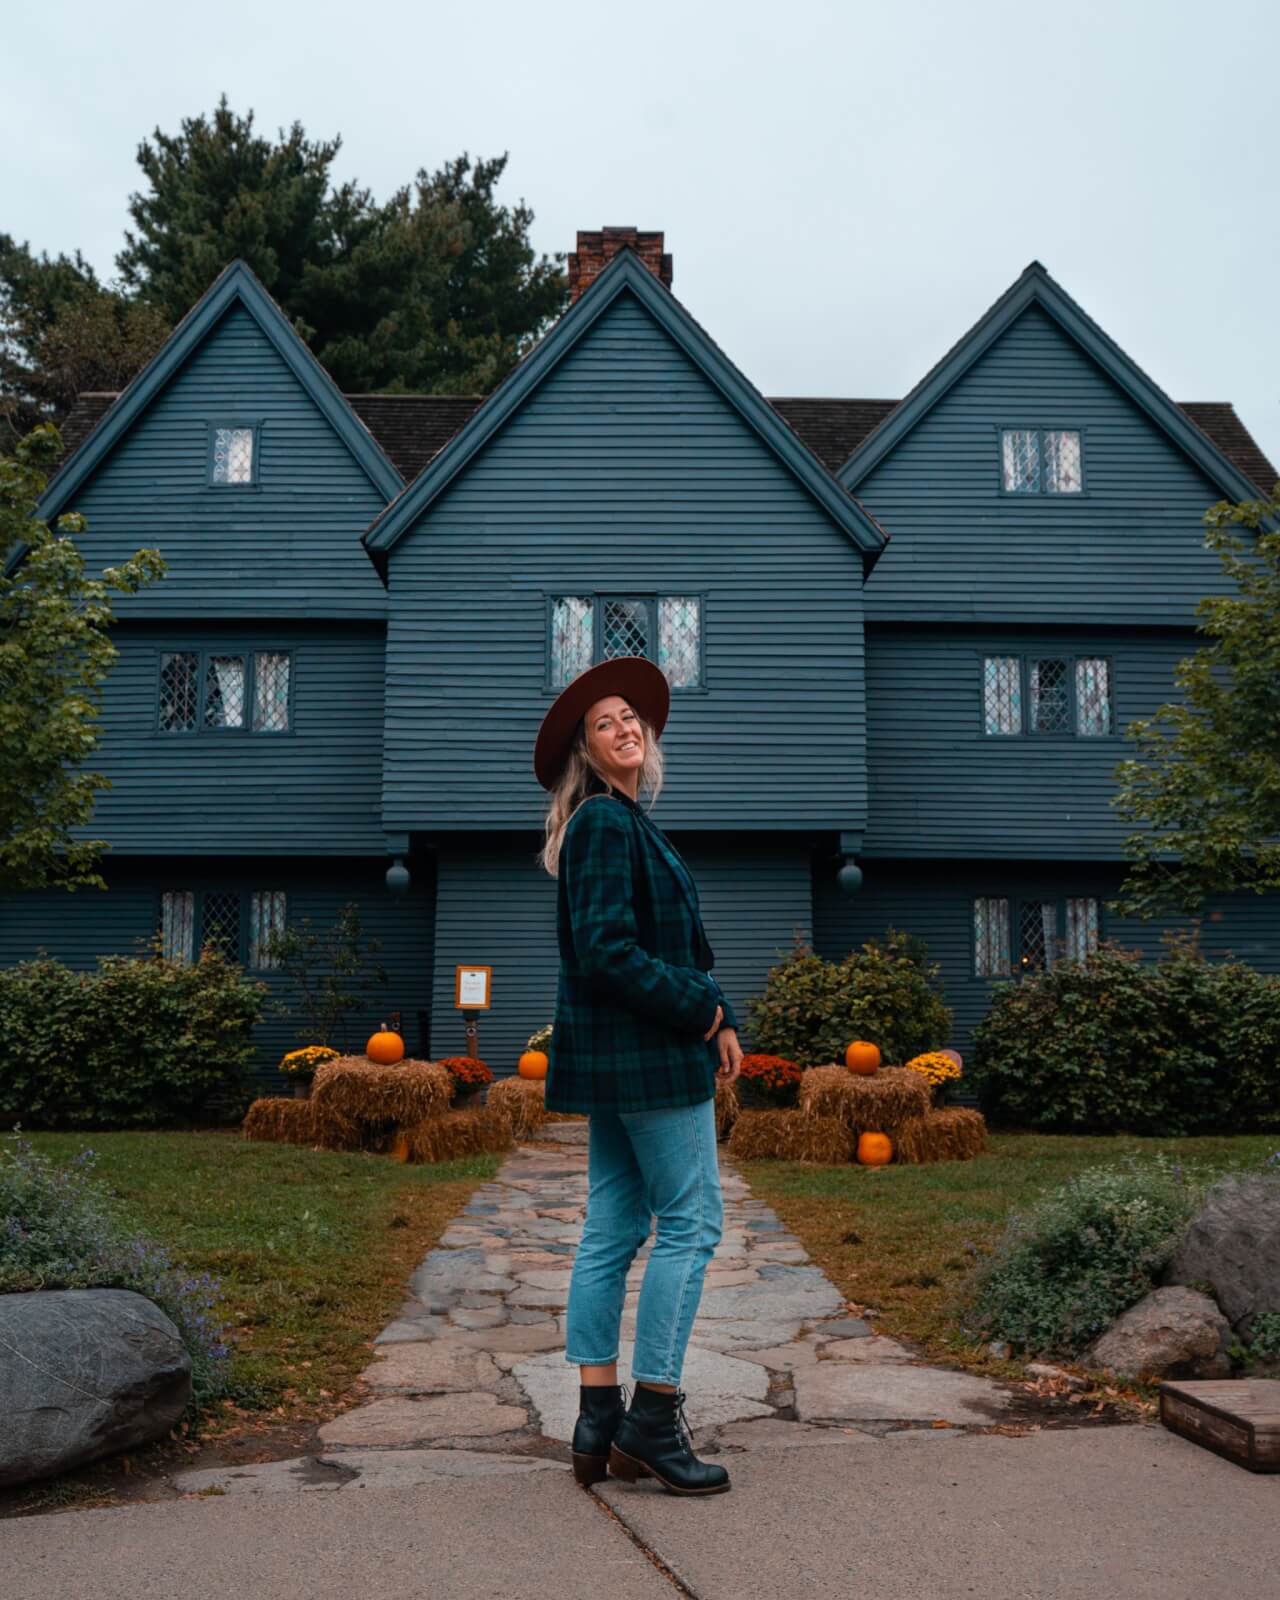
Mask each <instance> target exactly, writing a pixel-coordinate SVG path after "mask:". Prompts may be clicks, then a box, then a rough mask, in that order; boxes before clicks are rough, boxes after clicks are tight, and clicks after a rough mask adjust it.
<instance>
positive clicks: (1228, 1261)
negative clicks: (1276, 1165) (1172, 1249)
mask: <svg viewBox="0 0 1280 1600" xmlns="http://www.w3.org/2000/svg"><path fill="white" fill-rule="evenodd" d="M1165 1281H1166V1282H1167V1283H1188V1284H1208V1285H1209V1287H1210V1288H1211V1289H1212V1290H1213V1297H1214V1299H1215V1300H1216V1301H1217V1302H1218V1304H1219V1305H1220V1306H1221V1307H1222V1310H1223V1311H1224V1312H1225V1313H1226V1316H1227V1319H1228V1321H1229V1322H1230V1323H1231V1324H1232V1326H1233V1327H1235V1328H1237V1329H1239V1330H1240V1331H1241V1332H1247V1331H1248V1324H1249V1323H1250V1322H1251V1321H1252V1319H1253V1318H1254V1317H1256V1316H1257V1315H1258V1314H1259V1313H1260V1312H1263V1311H1275V1312H1280V1177H1272V1176H1269V1175H1267V1174H1265V1173H1263V1174H1259V1175H1257V1176H1254V1177H1249V1178H1226V1179H1224V1180H1223V1181H1222V1182H1221V1183H1219V1184H1215V1186H1214V1187H1213V1188H1212V1189H1211V1190H1210V1191H1209V1193H1208V1195H1207V1196H1206V1197H1205V1202H1204V1205H1203V1206H1202V1207H1201V1209H1200V1211H1199V1212H1198V1214H1197V1215H1196V1217H1195V1219H1194V1221H1193V1222H1192V1224H1191V1226H1190V1227H1189V1228H1188V1229H1187V1233H1186V1237H1185V1238H1184V1239H1183V1241H1182V1244H1181V1245H1180V1246H1179V1248H1178V1253H1177V1254H1176V1255H1175V1256H1174V1258H1173V1260H1172V1261H1171V1262H1170V1263H1169V1266H1168V1268H1167V1269H1166V1271H1165Z"/></svg>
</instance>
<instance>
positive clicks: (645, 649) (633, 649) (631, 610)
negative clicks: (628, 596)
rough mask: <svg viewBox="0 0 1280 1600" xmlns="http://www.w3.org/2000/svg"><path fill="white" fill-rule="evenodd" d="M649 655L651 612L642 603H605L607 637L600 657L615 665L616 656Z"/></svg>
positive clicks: (627, 601) (640, 601)
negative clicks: (613, 662)
mask: <svg viewBox="0 0 1280 1600" xmlns="http://www.w3.org/2000/svg"><path fill="white" fill-rule="evenodd" d="M648 654H649V608H648V606H647V605H646V604H645V602H644V601H643V600H606V601H605V603H604V637H603V639H602V641H601V651H600V656H601V660H603V661H612V660H613V659H614V658H615V657H616V656H647V655H648Z"/></svg>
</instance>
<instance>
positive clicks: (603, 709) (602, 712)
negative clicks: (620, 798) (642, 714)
mask: <svg viewBox="0 0 1280 1600" xmlns="http://www.w3.org/2000/svg"><path fill="white" fill-rule="evenodd" d="M583 726H584V728H585V729H586V735H587V750H588V752H589V754H590V756H591V759H592V760H593V761H594V762H595V764H596V766H597V767H599V769H600V771H601V772H603V773H604V775H605V777H607V778H608V780H609V782H610V783H612V784H615V785H617V787H618V788H620V789H625V790H626V791H627V792H628V793H632V792H633V791H634V789H635V784H636V781H637V775H638V773H639V771H640V768H641V767H642V766H643V765H644V729H643V728H642V727H641V725H640V718H639V717H638V716H637V715H636V713H635V712H634V711H633V710H632V709H631V706H630V705H629V704H628V702H627V701H626V700H624V699H623V698H622V696H621V695H620V694H610V695H606V696H605V697H604V699H603V700H597V701H596V703H595V704H594V705H593V706H591V707H590V708H589V709H588V711H587V714H586V716H585V717H584V718H583Z"/></svg>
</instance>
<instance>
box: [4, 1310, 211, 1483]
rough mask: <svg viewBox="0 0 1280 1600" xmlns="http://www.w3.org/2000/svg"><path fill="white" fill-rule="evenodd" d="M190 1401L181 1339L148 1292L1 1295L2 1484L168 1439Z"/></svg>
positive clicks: (187, 1367)
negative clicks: (167, 1434)
mask: <svg viewBox="0 0 1280 1600" xmlns="http://www.w3.org/2000/svg"><path fill="white" fill-rule="evenodd" d="M190 1397H191V1358H190V1356H188V1354H187V1352H186V1349H185V1348H184V1346H183V1343H182V1339H181V1336H180V1335H179V1333H178V1330H177V1328H175V1327H174V1325H173V1323H172V1322H170V1320H169V1318H168V1317H166V1316H165V1314H164V1312H163V1311H161V1309H160V1307H159V1306H157V1305H155V1304H153V1303H152V1301H150V1300H147V1299H145V1298H144V1297H143V1296H142V1295H140V1294H134V1293H132V1292H131V1291H130V1290H128V1289H42V1290H38V1291H36V1292H35V1293H32V1294H5V1295H0V1418H2V1419H3V1422H2V1423H0V1486H4V1485H9V1484H16V1483H27V1482H29V1481H30V1480H31V1479H33V1478H48V1477H52V1476H53V1475H54V1474H55V1473H59V1472H68V1471H70V1470H71V1468H73V1467H79V1466H83V1465H85V1464H86V1463H87V1462H90V1461H97V1460H98V1459H99V1458H100V1457H102V1456H108V1455H113V1454H115V1453H116V1452H117V1451H120V1450H130V1449H133V1448H135V1447H136V1446H138V1445H140V1444H147V1443H149V1442H150V1441H151V1440H153V1439H161V1438H163V1437H164V1435H165V1434H166V1433H168V1431H169V1429H170V1428H171V1427H173V1425H174V1424H175V1423H176V1422H177V1421H178V1419H179V1418H180V1417H181V1416H182V1413H183V1411H184V1410H185V1409H186V1405H187V1401H188V1400H189V1399H190Z"/></svg>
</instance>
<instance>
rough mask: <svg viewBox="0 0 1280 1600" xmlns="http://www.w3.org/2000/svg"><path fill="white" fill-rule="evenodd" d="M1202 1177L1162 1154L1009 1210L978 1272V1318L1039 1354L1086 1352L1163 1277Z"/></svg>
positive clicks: (993, 1334) (1088, 1175) (1099, 1171)
mask: <svg viewBox="0 0 1280 1600" xmlns="http://www.w3.org/2000/svg"><path fill="white" fill-rule="evenodd" d="M1203 1187H1204V1185H1203V1183H1202V1182H1194V1183H1193V1182H1191V1181H1189V1180H1188V1179H1187V1177H1186V1176H1185V1174H1184V1173H1183V1171H1182V1169H1181V1168H1180V1167H1178V1166H1176V1165H1174V1164H1173V1163H1172V1162H1170V1161H1168V1160H1167V1159H1166V1158H1164V1157H1163V1156H1156V1157H1154V1158H1153V1159H1151V1160H1149V1161H1145V1162H1139V1161H1134V1160H1129V1161H1126V1162H1123V1163H1120V1164H1118V1165H1111V1166H1102V1167H1091V1168H1088V1169H1086V1170H1085V1171H1084V1172H1081V1173H1080V1174H1079V1175H1078V1176H1076V1177H1073V1178H1071V1179H1069V1180H1068V1181H1067V1182H1066V1183H1065V1184H1063V1185H1062V1186H1061V1188H1058V1189H1055V1190H1053V1191H1052V1192H1051V1193H1049V1194H1048V1195H1046V1196H1044V1198H1043V1199H1041V1200H1040V1201H1038V1202H1037V1203H1036V1204H1035V1205H1034V1206H1032V1207H1031V1209H1030V1210H1029V1211H1027V1212H1025V1213H1022V1214H1020V1215H1014V1216H1012V1217H1011V1218H1010V1219H1009V1222H1008V1224H1007V1225H1006V1228H1005V1231H1004V1234H1003V1236H1002V1238H1001V1239H1000V1241H999V1242H998V1244H997V1245H996V1248H995V1250H994V1252H993V1254H992V1256H991V1257H990V1259H989V1260H988V1261H987V1262H985V1263H984V1264H983V1266H982V1267H981V1268H980V1269H979V1271H978V1273H977V1275H976V1279H975V1284H974V1305H975V1310H976V1326H977V1328H978V1329H979V1330H980V1331H981V1332H982V1333H983V1334H984V1335H985V1336H986V1337H988V1338H993V1339H1007V1340H1008V1341H1009V1343H1010V1344H1012V1345H1014V1346H1015V1347H1016V1348H1018V1349H1019V1350H1024V1351H1027V1352H1029V1353H1031V1354H1035V1355H1050V1356H1067V1357H1069V1356H1078V1355H1080V1354H1081V1353H1082V1351H1083V1350H1084V1348H1085V1346H1086V1345H1088V1344H1089V1343H1090V1342H1091V1341H1092V1340H1093V1339H1095V1338H1097V1336H1098V1335H1099V1334H1100V1333H1102V1332H1104V1331H1105V1329H1107V1328H1108V1327H1110V1325H1111V1324H1112V1323H1113V1322H1114V1321H1115V1319H1116V1318H1117V1317H1118V1316H1120V1314H1121V1313H1122V1312H1124V1311H1127V1310H1128V1309H1129V1307H1130V1306H1132V1305H1136V1304H1137V1302H1138V1301H1139V1300H1141V1299H1142V1297H1143V1295H1145V1294H1148V1293H1149V1292H1150V1291H1151V1290H1152V1289H1153V1288H1154V1287H1155V1285H1156V1282H1157V1280H1158V1278H1159V1275H1160V1271H1161V1269H1162V1268H1163V1267H1164V1265H1165V1263H1166V1262H1167V1261H1168V1260H1169V1259H1170V1257H1171V1256H1172V1255H1173V1253H1174V1251H1175V1250H1176V1249H1177V1246H1178V1242H1179V1240H1180V1239H1181V1237H1182V1234H1183V1232H1184V1231H1185V1229H1186V1226H1187V1224H1188V1222H1189V1221H1190V1220H1191V1217H1192V1214H1193V1213H1194V1211H1195V1209H1196V1207H1197V1205H1198V1204H1199V1200H1200V1196H1201V1193H1202V1192H1203Z"/></svg>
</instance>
